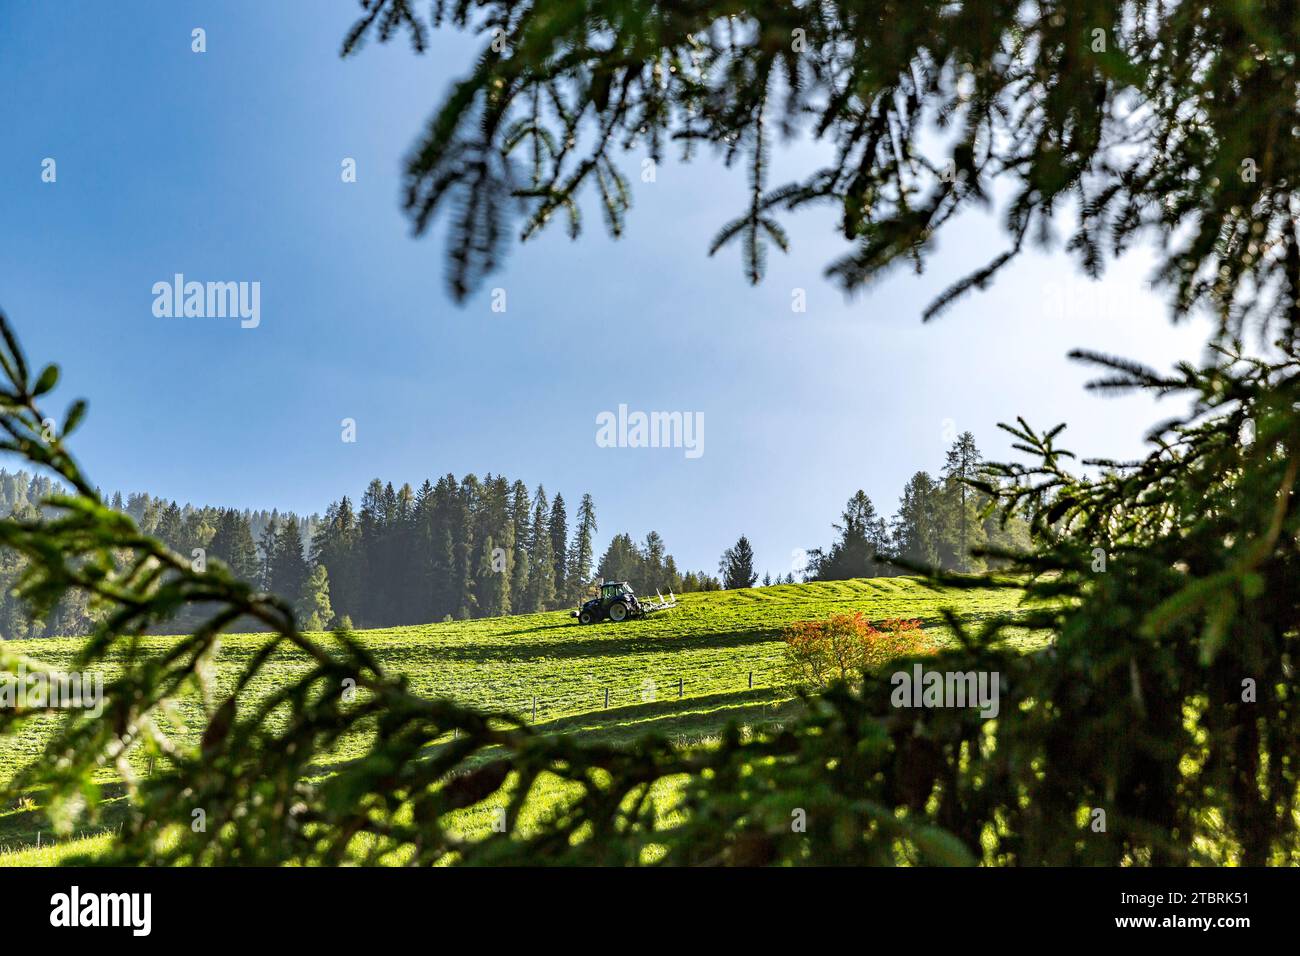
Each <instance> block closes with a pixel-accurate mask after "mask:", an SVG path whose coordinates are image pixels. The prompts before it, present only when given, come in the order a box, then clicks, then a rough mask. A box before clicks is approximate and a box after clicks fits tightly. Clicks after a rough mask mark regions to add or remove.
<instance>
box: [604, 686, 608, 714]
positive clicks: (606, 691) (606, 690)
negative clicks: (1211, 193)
mask: <svg viewBox="0 0 1300 956" xmlns="http://www.w3.org/2000/svg"><path fill="white" fill-rule="evenodd" d="M605 709H606V710H609V688H608V687H606V688H605Z"/></svg>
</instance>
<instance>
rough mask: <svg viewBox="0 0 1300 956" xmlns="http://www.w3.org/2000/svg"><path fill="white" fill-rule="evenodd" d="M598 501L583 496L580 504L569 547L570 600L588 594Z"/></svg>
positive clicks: (578, 598)
mask: <svg viewBox="0 0 1300 956" xmlns="http://www.w3.org/2000/svg"><path fill="white" fill-rule="evenodd" d="M597 530H599V529H598V528H597V527H596V503H595V502H594V501H592V498H591V495H589V494H585V495H583V496H582V501H581V503H580V504H579V505H578V526H577V528H575V529H574V533H573V544H572V545H571V546H570V548H569V559H568V562H567V565H568V568H567V570H568V584H567V586H566V590H567V591H568V601H569V602H570V603H573V602H576V601H579V600H581V599H582V597H583V596H584V595H585V594H586V591H587V585H588V584H589V583H590V581H591V562H592V561H593V560H594V558H595V536H596V532H597Z"/></svg>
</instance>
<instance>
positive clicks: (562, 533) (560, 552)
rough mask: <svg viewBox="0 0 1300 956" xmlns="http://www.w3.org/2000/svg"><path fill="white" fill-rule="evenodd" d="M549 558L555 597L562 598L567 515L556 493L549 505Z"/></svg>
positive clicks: (566, 562)
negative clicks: (551, 566)
mask: <svg viewBox="0 0 1300 956" xmlns="http://www.w3.org/2000/svg"><path fill="white" fill-rule="evenodd" d="M550 533H551V558H552V560H553V562H554V565H553V566H554V568H555V595H556V597H557V598H563V596H564V588H565V584H566V582H567V580H568V562H569V515H568V513H567V512H566V510H565V507H564V496H563V495H561V494H559V493H557V494H556V495H555V501H553V502H552V503H551V521H550Z"/></svg>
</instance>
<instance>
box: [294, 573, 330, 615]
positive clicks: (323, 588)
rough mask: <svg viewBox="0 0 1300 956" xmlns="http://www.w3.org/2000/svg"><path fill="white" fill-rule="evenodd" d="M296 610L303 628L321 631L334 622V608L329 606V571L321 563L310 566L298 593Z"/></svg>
mask: <svg viewBox="0 0 1300 956" xmlns="http://www.w3.org/2000/svg"><path fill="white" fill-rule="evenodd" d="M296 610H297V612H298V617H299V620H302V621H304V622H305V623H304V624H303V629H304V630H308V631H323V630H325V629H326V628H328V627H331V626H332V625H333V623H334V610H333V608H332V607H331V606H330V582H329V573H328V572H327V571H326V570H325V566H324V565H322V564H318V565H316V567H314V568H312V570H311V573H310V574H309V575H308V577H307V580H306V582H305V584H304V585H303V590H302V593H301V594H300V595H299V598H298V602H297V607H296Z"/></svg>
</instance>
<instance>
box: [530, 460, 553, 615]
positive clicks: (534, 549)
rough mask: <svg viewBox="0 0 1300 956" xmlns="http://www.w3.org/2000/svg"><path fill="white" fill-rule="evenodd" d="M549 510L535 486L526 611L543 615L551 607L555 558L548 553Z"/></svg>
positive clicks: (549, 543) (549, 551) (542, 493)
mask: <svg viewBox="0 0 1300 956" xmlns="http://www.w3.org/2000/svg"><path fill="white" fill-rule="evenodd" d="M550 517H551V509H550V505H549V503H548V502H547V500H546V490H545V489H544V488H543V487H542V486H541V485H538V486H537V495H536V497H535V498H534V501H533V527H532V532H531V534H530V535H529V549H528V566H529V569H530V572H531V573H530V574H529V576H528V602H527V608H528V610H530V611H547V610H550V609H551V608H553V607H554V606H555V575H554V568H555V556H554V555H553V554H552V553H551V529H550Z"/></svg>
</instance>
